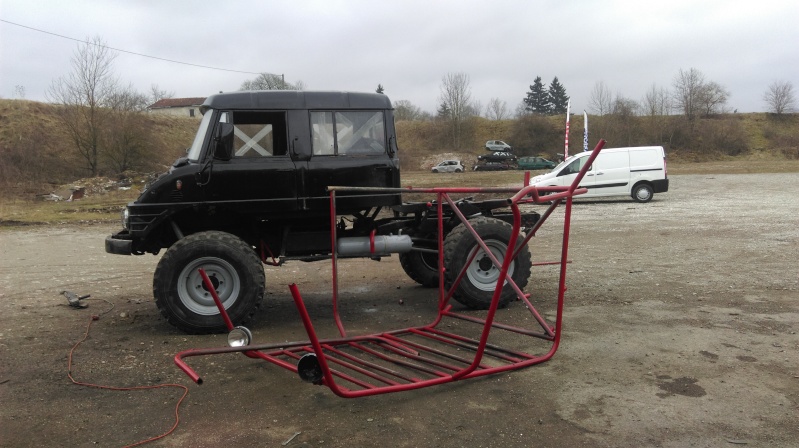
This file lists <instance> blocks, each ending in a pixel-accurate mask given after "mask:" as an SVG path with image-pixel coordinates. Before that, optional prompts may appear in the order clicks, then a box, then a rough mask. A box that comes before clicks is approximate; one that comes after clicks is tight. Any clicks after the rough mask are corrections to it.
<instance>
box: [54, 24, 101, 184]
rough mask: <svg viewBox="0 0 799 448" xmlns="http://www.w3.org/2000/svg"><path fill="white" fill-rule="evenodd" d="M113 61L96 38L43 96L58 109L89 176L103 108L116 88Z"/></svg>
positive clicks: (94, 165)
mask: <svg viewBox="0 0 799 448" xmlns="http://www.w3.org/2000/svg"><path fill="white" fill-rule="evenodd" d="M114 58H116V55H115V54H114V53H112V52H111V50H110V49H109V48H108V47H107V46H106V45H105V42H103V40H102V39H101V38H100V37H99V36H96V37H94V38H92V39H91V40H89V39H87V40H86V42H84V43H81V44H79V45H78V48H77V50H76V51H75V53H74V54H73V55H72V59H71V64H72V72H70V73H69V74H68V75H67V76H65V77H60V78H58V79H56V80H55V81H53V83H52V84H51V85H50V88H49V89H48V91H47V94H46V96H47V98H48V99H49V100H50V101H51V102H53V103H56V104H58V105H60V106H61V107H60V108H59V112H60V118H61V120H62V121H63V122H64V124H65V125H66V127H67V129H68V133H69V136H70V138H71V139H72V143H73V145H74V147H75V149H76V150H77V151H78V153H79V154H80V156H81V157H83V158H84V159H85V161H86V166H87V168H88V170H89V172H90V173H91V175H92V176H95V175H97V172H98V167H99V165H98V162H99V156H98V155H99V153H100V133H101V130H102V128H103V125H104V122H105V120H106V118H107V115H108V114H107V113H106V111H105V110H104V109H103V106H104V105H105V103H106V102H107V101H108V99H109V97H110V96H111V95H112V94H113V93H114V91H115V89H116V85H117V80H116V77H115V76H114V74H113V71H112V66H113V62H114Z"/></svg>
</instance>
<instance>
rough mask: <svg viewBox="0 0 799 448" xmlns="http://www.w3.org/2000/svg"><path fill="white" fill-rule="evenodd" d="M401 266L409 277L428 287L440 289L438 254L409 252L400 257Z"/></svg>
mask: <svg viewBox="0 0 799 448" xmlns="http://www.w3.org/2000/svg"><path fill="white" fill-rule="evenodd" d="M399 260H400V264H401V265H402V269H403V270H405V273H406V274H408V277H410V278H411V280H413V281H415V282H416V283H418V284H420V285H422V286H424V287H426V288H435V287H438V254H434V253H429V252H417V251H412V252H407V253H402V254H400V256H399Z"/></svg>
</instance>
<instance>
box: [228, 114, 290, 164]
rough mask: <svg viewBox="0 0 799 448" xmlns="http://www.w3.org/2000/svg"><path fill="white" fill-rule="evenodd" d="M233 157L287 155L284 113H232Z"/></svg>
mask: <svg viewBox="0 0 799 448" xmlns="http://www.w3.org/2000/svg"><path fill="white" fill-rule="evenodd" d="M233 126H234V128H233V134H234V138H233V155H234V157H272V156H285V155H287V154H288V149H287V147H288V141H287V140H288V139H287V138H286V135H287V132H286V114H285V113H284V112H233Z"/></svg>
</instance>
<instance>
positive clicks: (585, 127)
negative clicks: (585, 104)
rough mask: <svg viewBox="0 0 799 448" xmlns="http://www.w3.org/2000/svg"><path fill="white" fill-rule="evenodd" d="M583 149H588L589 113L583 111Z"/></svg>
mask: <svg viewBox="0 0 799 448" xmlns="http://www.w3.org/2000/svg"><path fill="white" fill-rule="evenodd" d="M583 151H588V114H587V113H586V112H585V111H583Z"/></svg>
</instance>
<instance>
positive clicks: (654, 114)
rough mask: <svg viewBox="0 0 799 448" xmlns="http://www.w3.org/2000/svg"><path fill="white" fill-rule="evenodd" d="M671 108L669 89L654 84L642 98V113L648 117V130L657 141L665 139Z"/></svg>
mask: <svg viewBox="0 0 799 448" xmlns="http://www.w3.org/2000/svg"><path fill="white" fill-rule="evenodd" d="M671 110H672V107H671V94H670V93H669V91H668V90H667V89H665V88H663V87H660V88H658V87H657V86H656V85H655V84H652V87H650V88H649V90H647V91H646V93H645V94H644V98H643V99H642V100H641V114H642V115H645V116H647V117H648V119H647V121H648V131H649V134H650V136H651V138H654V139H655V141H658V142H662V141H663V140H664V136H665V135H666V133H667V132H666V130H667V128H668V123H669V120H668V117H667V115H669V112H670V111H671Z"/></svg>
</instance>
